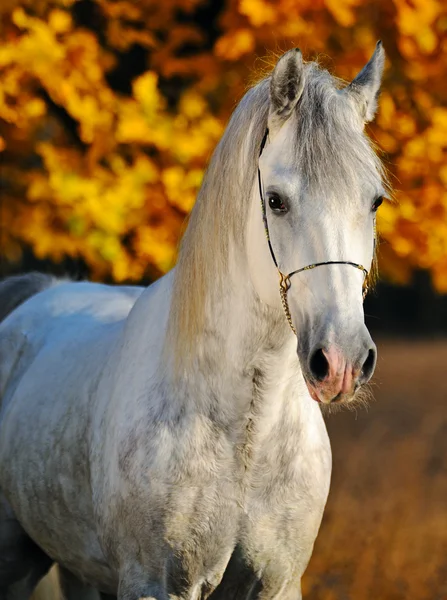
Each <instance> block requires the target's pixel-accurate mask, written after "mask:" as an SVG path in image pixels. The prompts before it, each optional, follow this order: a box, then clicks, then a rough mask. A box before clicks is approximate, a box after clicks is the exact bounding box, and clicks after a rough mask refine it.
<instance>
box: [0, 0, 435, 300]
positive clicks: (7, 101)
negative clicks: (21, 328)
mask: <svg viewBox="0 0 447 600" xmlns="http://www.w3.org/2000/svg"><path fill="white" fill-rule="evenodd" d="M86 11H87V12H86ZM89 11H90V12H89ZM0 13H1V14H2V21H1V23H0V35H1V36H2V39H1V42H2V43H1V44H0V152H1V156H2V161H3V164H4V168H3V169H2V171H3V172H2V177H3V180H4V181H5V185H6V187H5V189H7V194H6V195H5V197H4V201H3V207H2V208H3V213H2V217H3V220H2V226H3V227H4V231H3V232H2V238H3V240H5V241H6V247H5V248H4V249H2V250H3V252H4V253H5V255H6V256H7V257H8V260H17V258H18V256H19V253H20V247H21V246H23V245H27V246H30V247H32V248H33V251H34V253H35V254H36V255H37V256H38V257H41V258H45V257H50V258H52V259H54V260H61V259H62V258H64V257H65V256H74V257H80V258H82V259H83V260H84V261H85V262H86V263H87V264H88V266H89V268H90V269H91V273H92V275H93V276H94V277H96V278H104V277H110V278H113V279H115V280H116V281H122V280H125V279H135V280H138V279H140V278H141V277H143V276H144V275H145V274H146V273H147V272H148V271H149V272H150V273H151V274H159V273H161V272H164V271H166V270H167V269H168V268H170V266H172V264H173V262H174V260H175V254H176V248H177V242H178V237H179V235H180V232H181V228H182V223H183V221H184V218H185V216H186V215H187V213H188V212H189V211H190V210H191V207H192V205H193V203H194V199H195V197H196V194H197V190H198V187H199V185H200V182H201V180H202V176H203V171H204V168H205V166H206V163H207V161H208V159H209V157H210V155H211V152H212V150H213V148H214V147H215V145H216V143H217V141H218V140H219V137H220V136H221V134H222V132H223V128H224V126H225V123H226V121H227V119H228V117H229V114H230V113H231V110H232V109H233V108H234V105H235V102H236V101H237V99H238V98H240V96H241V95H242V93H243V91H244V89H245V88H246V83H247V81H248V80H250V78H251V79H253V77H252V73H253V69H254V67H257V68H262V67H263V65H265V64H266V63H265V61H262V60H256V57H257V56H259V57H263V56H265V55H266V53H267V54H270V55H271V54H278V53H280V52H281V51H283V50H286V49H288V48H290V47H292V46H299V47H301V48H302V49H303V51H304V53H305V55H306V54H307V58H311V55H309V52H311V51H312V52H316V53H319V55H320V57H321V60H322V62H324V63H325V64H327V65H329V68H330V69H331V70H333V71H336V72H337V73H340V74H342V75H343V74H344V75H345V76H346V77H348V76H353V75H354V74H355V73H356V72H358V70H359V69H360V68H361V66H362V65H363V64H364V62H365V61H366V59H367V57H368V55H369V54H370V53H371V51H372V48H373V47H374V44H375V41H376V40H377V39H378V38H382V39H383V42H384V46H385V49H386V51H387V53H388V61H387V68H386V75H385V83H384V91H383V93H382V97H381V103H380V111H379V114H378V117H377V120H376V122H375V123H374V124H373V125H372V126H371V133H372V135H373V137H374V139H375V140H376V141H377V142H378V144H379V145H380V146H381V148H383V150H384V151H385V152H386V154H385V155H384V159H385V163H386V164H387V166H388V167H389V169H390V170H391V171H392V180H393V182H394V183H395V187H396V188H397V193H396V195H397V197H398V203H396V204H391V203H386V204H384V205H383V206H382V208H381V209H380V211H379V217H378V223H379V229H380V232H381V235H382V237H383V239H384V243H383V244H382V249H381V256H382V271H383V272H385V273H386V274H387V275H388V276H389V277H391V278H392V279H394V280H396V281H400V282H405V281H407V280H408V278H409V277H410V275H411V270H412V269H413V268H414V267H422V268H427V269H430V271H431V272H432V274H433V280H434V282H435V284H436V285H437V286H438V288H439V289H441V290H444V291H447V258H446V257H447V225H446V223H447V192H446V191H445V190H446V187H447V167H446V154H447V110H446V109H445V106H446V104H447V98H446V87H445V70H446V67H447V43H446V41H445V40H446V36H445V33H446V31H447V7H446V4H445V2H444V1H443V0H413V1H412V2H408V1H407V0H392V2H389V1H388V0H365V1H360V0H277V1H273V0H226V2H223V3H211V2H203V0H165V1H164V2H157V3H156V2H150V1H149V0H144V1H141V2H131V1H130V0H96V1H95V2H92V3H82V10H80V3H76V2H74V1H73V0H33V2H31V0H10V1H9V2H4V3H3V4H2V6H1V7H0ZM84 13H85V14H84ZM327 56H330V60H329V59H328V58H327ZM2 167H3V165H2Z"/></svg>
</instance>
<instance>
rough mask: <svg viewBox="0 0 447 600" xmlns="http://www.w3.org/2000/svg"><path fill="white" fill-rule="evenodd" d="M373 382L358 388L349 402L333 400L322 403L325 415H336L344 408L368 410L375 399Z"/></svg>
mask: <svg viewBox="0 0 447 600" xmlns="http://www.w3.org/2000/svg"><path fill="white" fill-rule="evenodd" d="M372 388H373V384H371V383H368V384H366V385H363V386H362V387H361V388H359V389H358V390H357V392H356V393H355V395H354V397H353V398H352V400H350V401H349V402H333V403H331V404H321V411H322V413H323V415H324V416H326V415H335V414H337V413H339V412H341V411H342V410H345V409H346V410H349V411H350V412H355V413H357V412H359V411H360V410H366V411H368V409H369V406H370V404H371V403H372V402H373V401H374V393H373V389H372Z"/></svg>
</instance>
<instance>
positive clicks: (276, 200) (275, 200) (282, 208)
mask: <svg viewBox="0 0 447 600" xmlns="http://www.w3.org/2000/svg"><path fill="white" fill-rule="evenodd" d="M268 201H269V206H270V210H272V211H273V212H274V213H285V212H287V207H286V205H285V204H284V202H283V201H282V200H281V197H280V196H279V195H278V194H269V196H268Z"/></svg>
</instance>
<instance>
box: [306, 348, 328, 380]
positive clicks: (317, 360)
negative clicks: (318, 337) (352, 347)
mask: <svg viewBox="0 0 447 600" xmlns="http://www.w3.org/2000/svg"><path fill="white" fill-rule="evenodd" d="M309 368H310V371H311V373H312V375H313V376H314V377H315V379H317V380H318V381H323V379H325V378H326V377H327V375H328V373H329V363H328V361H327V358H326V357H325V355H324V353H323V350H322V349H321V348H318V349H317V350H315V352H313V354H312V356H311V357H310V361H309Z"/></svg>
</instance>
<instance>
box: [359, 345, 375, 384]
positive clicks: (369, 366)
mask: <svg viewBox="0 0 447 600" xmlns="http://www.w3.org/2000/svg"><path fill="white" fill-rule="evenodd" d="M375 366H376V351H375V350H374V348H371V349H370V350H369V352H368V356H367V357H366V360H365V362H364V363H363V367H362V375H361V378H362V380H363V381H369V379H370V378H371V376H372V374H373V373H374V368H375Z"/></svg>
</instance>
